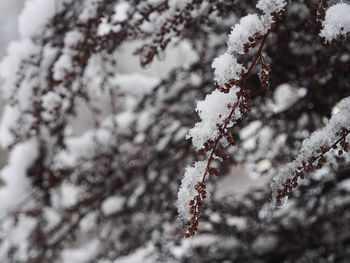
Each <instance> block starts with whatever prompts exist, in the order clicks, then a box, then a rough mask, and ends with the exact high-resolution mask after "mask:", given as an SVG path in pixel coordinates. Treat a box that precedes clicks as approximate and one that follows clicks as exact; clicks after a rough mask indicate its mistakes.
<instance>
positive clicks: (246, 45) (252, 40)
mask: <svg viewBox="0 0 350 263" xmlns="http://www.w3.org/2000/svg"><path fill="white" fill-rule="evenodd" d="M263 37H264V36H263V35H261V34H260V33H259V32H257V33H256V34H255V35H254V36H251V37H249V38H248V40H249V42H246V43H244V44H243V47H244V49H243V50H244V53H248V52H249V49H250V48H255V47H256V43H257V42H258V41H259V40H261V39H262V38H263Z"/></svg>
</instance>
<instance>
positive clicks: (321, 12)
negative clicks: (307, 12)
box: [316, 0, 329, 21]
mask: <svg viewBox="0 0 350 263" xmlns="http://www.w3.org/2000/svg"><path fill="white" fill-rule="evenodd" d="M328 1H329V0H317V3H318V8H317V14H316V19H317V20H322V21H324V20H325V19H326V8H327V7H328Z"/></svg>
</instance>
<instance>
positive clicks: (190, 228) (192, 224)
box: [185, 168, 215, 238]
mask: <svg viewBox="0 0 350 263" xmlns="http://www.w3.org/2000/svg"><path fill="white" fill-rule="evenodd" d="M207 169H210V168H207ZM211 169H215V168H211ZM206 188H207V187H206V185H205V184H204V183H202V182H198V183H197V184H196V185H195V186H194V189H196V191H197V193H198V194H197V195H196V196H195V197H194V198H193V199H192V200H190V202H189V205H190V215H192V217H191V220H190V221H188V222H187V223H186V227H187V228H186V233H185V237H186V238H189V237H192V236H194V235H195V234H196V232H197V231H198V224H199V218H200V216H201V213H200V212H199V208H200V207H204V204H203V200H204V199H205V198H207V192H206Z"/></svg>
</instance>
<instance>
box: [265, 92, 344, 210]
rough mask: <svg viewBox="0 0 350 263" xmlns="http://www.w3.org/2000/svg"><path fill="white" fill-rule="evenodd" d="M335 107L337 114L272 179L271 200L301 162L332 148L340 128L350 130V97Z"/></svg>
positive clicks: (312, 135) (303, 144)
mask: <svg viewBox="0 0 350 263" xmlns="http://www.w3.org/2000/svg"><path fill="white" fill-rule="evenodd" d="M337 107H338V108H339V111H338V113H336V114H334V115H333V116H332V117H331V118H330V119H329V121H328V123H327V124H326V126H325V127H323V128H321V129H319V130H317V131H315V132H313V133H312V134H311V136H310V137H309V138H307V139H305V140H304V141H303V143H302V145H301V149H300V150H299V154H298V156H297V157H296V158H295V160H294V161H293V162H290V163H288V164H286V165H285V166H283V167H282V168H281V169H280V171H279V173H278V174H277V175H276V176H275V177H274V179H273V182H272V184H271V187H272V190H273V198H275V197H276V195H277V189H280V188H282V183H284V182H285V181H286V180H287V179H292V178H293V174H292V172H293V171H295V170H296V169H297V167H298V166H300V165H301V164H302V161H305V162H307V160H308V159H309V158H310V157H312V156H318V155H319V153H317V152H316V151H317V150H318V149H320V148H321V147H330V146H332V144H333V143H335V142H336V140H337V139H339V136H338V135H337V134H336V133H337V132H340V131H341V128H342V127H345V128H348V129H349V128H350V97H347V98H345V99H343V100H342V101H341V102H339V104H338V105H337ZM286 200H287V199H285V200H281V201H283V202H285V201H286ZM282 205H283V203H282Z"/></svg>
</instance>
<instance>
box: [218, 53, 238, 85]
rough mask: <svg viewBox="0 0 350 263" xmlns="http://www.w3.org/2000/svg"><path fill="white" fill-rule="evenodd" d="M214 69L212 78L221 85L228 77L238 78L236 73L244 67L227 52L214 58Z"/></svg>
mask: <svg viewBox="0 0 350 263" xmlns="http://www.w3.org/2000/svg"><path fill="white" fill-rule="evenodd" d="M212 68H213V69H215V71H214V80H215V81H216V83H217V84H218V85H219V86H221V85H223V84H224V83H225V82H227V81H228V80H229V79H230V78H233V79H236V80H239V79H240V77H239V76H238V75H237V74H236V73H241V70H242V69H244V70H245V68H244V67H243V65H242V64H239V63H238V62H237V59H236V58H235V57H233V56H232V55H230V54H229V53H224V54H222V55H221V56H219V57H217V58H215V59H214V62H213V64H212Z"/></svg>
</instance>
